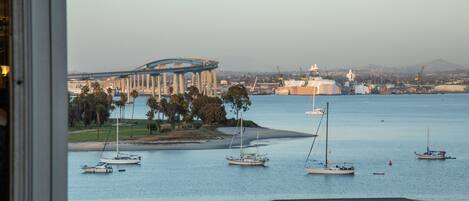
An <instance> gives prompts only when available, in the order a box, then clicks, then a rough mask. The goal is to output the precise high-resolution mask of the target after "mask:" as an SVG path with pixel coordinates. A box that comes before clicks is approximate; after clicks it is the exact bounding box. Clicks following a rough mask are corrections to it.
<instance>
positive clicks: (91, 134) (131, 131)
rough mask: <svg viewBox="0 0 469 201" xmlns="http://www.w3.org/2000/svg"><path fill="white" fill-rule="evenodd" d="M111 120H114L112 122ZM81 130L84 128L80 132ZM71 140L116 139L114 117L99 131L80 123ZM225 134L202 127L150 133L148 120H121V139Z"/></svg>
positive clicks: (159, 138)
mask: <svg viewBox="0 0 469 201" xmlns="http://www.w3.org/2000/svg"><path fill="white" fill-rule="evenodd" d="M110 122H113V123H112V124H111V123H110ZM80 130H82V131H81V132H80ZM69 132H71V133H70V134H69V136H68V141H69V142H104V141H106V139H107V140H108V141H114V140H116V125H115V120H114V119H112V120H110V121H109V122H107V123H105V124H104V125H103V126H102V127H101V128H100V129H99V133H98V129H96V128H95V126H89V127H84V126H83V125H79V126H77V127H76V128H73V129H69ZM222 135H223V134H222V133H220V132H218V131H216V129H215V128H200V129H175V130H174V131H169V132H164V133H156V131H153V134H152V135H150V131H149V130H148V129H147V120H141V119H139V120H132V121H131V120H126V121H123V122H119V139H120V140H137V139H138V140H203V139H213V138H216V137H218V136H222Z"/></svg>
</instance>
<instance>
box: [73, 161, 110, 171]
mask: <svg viewBox="0 0 469 201" xmlns="http://www.w3.org/2000/svg"><path fill="white" fill-rule="evenodd" d="M81 171H82V173H112V171H113V169H112V166H111V165H109V164H107V163H104V162H99V163H98V164H96V166H87V165H84V166H82V167H81Z"/></svg>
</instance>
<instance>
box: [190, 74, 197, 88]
mask: <svg viewBox="0 0 469 201" xmlns="http://www.w3.org/2000/svg"><path fill="white" fill-rule="evenodd" d="M191 86H194V87H195V86H196V85H195V72H192V77H191Z"/></svg>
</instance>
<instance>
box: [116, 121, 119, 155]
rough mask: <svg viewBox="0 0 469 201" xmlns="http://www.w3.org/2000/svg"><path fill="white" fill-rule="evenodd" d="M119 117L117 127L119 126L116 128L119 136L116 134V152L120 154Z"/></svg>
mask: <svg viewBox="0 0 469 201" xmlns="http://www.w3.org/2000/svg"><path fill="white" fill-rule="evenodd" d="M119 118H120V117H119ZM119 118H117V125H116V127H117V129H116V133H117V136H116V154H117V156H119Z"/></svg>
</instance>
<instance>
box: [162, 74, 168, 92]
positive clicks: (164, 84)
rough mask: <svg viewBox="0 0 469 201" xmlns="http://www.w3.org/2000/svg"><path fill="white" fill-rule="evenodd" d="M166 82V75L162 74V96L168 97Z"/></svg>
mask: <svg viewBox="0 0 469 201" xmlns="http://www.w3.org/2000/svg"><path fill="white" fill-rule="evenodd" d="M167 84H168V82H167V80H166V73H163V94H164V95H168V86H167Z"/></svg>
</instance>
